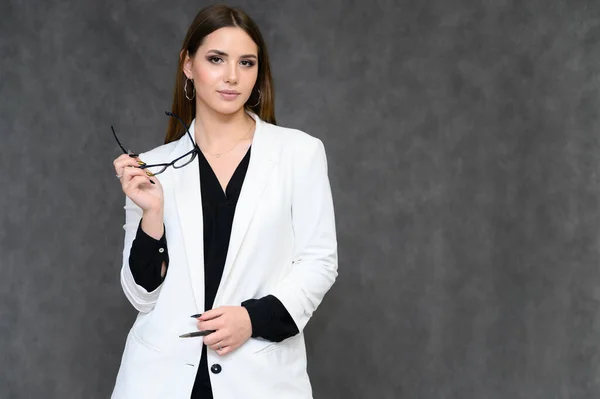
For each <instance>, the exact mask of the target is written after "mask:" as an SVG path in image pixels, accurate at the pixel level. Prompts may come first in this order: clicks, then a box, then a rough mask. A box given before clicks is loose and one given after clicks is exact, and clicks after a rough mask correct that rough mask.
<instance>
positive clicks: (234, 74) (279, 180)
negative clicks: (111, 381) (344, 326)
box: [112, 6, 337, 399]
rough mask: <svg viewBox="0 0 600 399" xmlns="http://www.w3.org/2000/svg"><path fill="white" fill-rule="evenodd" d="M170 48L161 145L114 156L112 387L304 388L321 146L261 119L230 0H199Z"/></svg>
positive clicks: (192, 393)
mask: <svg viewBox="0 0 600 399" xmlns="http://www.w3.org/2000/svg"><path fill="white" fill-rule="evenodd" d="M179 55H180V59H179V65H178V68H177V76H176V83H175V94H174V98H173V106H172V114H171V116H172V117H171V118H170V122H169V126H168V131H167V135H166V140H165V145H163V146H160V147H158V148H155V149H153V150H151V151H149V152H147V153H144V154H140V155H135V154H123V155H122V156H120V157H118V158H117V159H116V160H115V161H114V167H115V172H116V175H117V177H118V178H119V179H120V181H121V185H122V189H123V192H124V193H125V194H126V205H125V210H126V221H125V225H124V229H125V245H124V250H123V266H122V269H121V284H122V287H123V291H124V293H125V295H126V296H127V298H128V299H129V301H130V302H131V304H132V305H133V306H134V307H135V308H136V309H137V310H138V311H139V314H138V316H137V318H136V320H135V323H134V325H133V327H132V328H131V331H130V333H129V335H128V337H127V342H126V345H125V350H124V353H123V358H122V361H121V366H120V369H119V373H118V376H117V379H116V384H115V388H114V391H113V394H112V397H113V398H116V399H121V398H128V399H129V398H146V399H149V398H168V399H179V398H181V399H183V398H186V399H187V398H190V397H191V398H202V399H205V398H211V397H214V398H217V399H229V398H231V399H234V398H235V399H240V398H260V399H265V398H285V399H294V398H303V399H304V398H311V397H312V390H311V385H310V382H309V378H308V375H307V372H306V351H305V344H304V335H303V330H304V328H305V326H306V324H307V322H308V320H309V319H310V317H311V316H312V314H313V312H314V311H315V310H316V308H317V306H318V305H319V304H320V303H321V301H322V299H323V297H324V295H325V294H326V292H327V291H328V290H329V289H330V288H331V286H332V284H333V283H334V281H335V279H336V277H337V242H336V232H335V222H334V209H333V204H332V197H331V191H330V186H329V180H328V177H327V161H326V156H325V151H324V148H323V145H322V143H321V141H320V140H318V139H316V138H314V137H311V136H309V135H308V134H306V133H304V132H301V131H298V130H294V129H288V128H283V127H279V126H276V125H275V116H274V100H273V85H272V78H271V72H270V67H269V59H268V56H267V50H266V47H265V43H264V40H263V38H262V36H261V34H260V32H259V29H258V27H257V26H256V24H255V23H254V22H253V21H252V20H251V19H250V18H249V17H248V16H247V15H246V14H244V13H243V12H242V11H240V10H237V9H233V8H229V7H226V6H212V7H208V8H205V9H203V10H201V11H200V12H199V14H198V15H197V16H196V18H195V19H194V21H193V23H192V24H191V26H190V27H189V29H188V33H187V35H186V37H185V40H184V42H183V46H182V49H181V52H180V54H179ZM115 137H116V136H115ZM173 160H175V162H172V161H173ZM157 165H158V166H157ZM190 316H191V317H190ZM194 331H196V332H198V331H204V332H205V334H208V335H205V336H199V337H198V336H196V337H189V336H186V334H187V333H191V332H194Z"/></svg>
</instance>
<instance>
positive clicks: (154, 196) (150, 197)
mask: <svg viewBox="0 0 600 399" xmlns="http://www.w3.org/2000/svg"><path fill="white" fill-rule="evenodd" d="M138 162H142V161H141V160H140V159H139V158H132V157H130V156H129V155H128V154H123V155H121V156H119V157H118V158H117V159H115V160H114V161H113V165H114V167H115V173H116V175H117V176H120V178H119V180H120V181H121V188H122V189H123V192H124V193H125V195H127V197H129V198H130V199H131V200H132V201H133V202H134V203H135V204H136V205H137V206H139V207H140V208H142V210H143V211H144V212H162V211H163V204H164V195H163V188H162V185H161V184H160V181H159V180H158V178H156V177H150V176H148V175H147V174H146V170H144V169H140V168H139V166H140V164H139V163H138ZM153 183H154V184H153Z"/></svg>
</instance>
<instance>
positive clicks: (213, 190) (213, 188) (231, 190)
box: [199, 145, 252, 201]
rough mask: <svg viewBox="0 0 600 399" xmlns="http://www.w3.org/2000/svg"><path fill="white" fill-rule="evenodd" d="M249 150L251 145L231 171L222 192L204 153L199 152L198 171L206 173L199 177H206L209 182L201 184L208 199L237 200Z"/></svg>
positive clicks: (248, 160)
mask: <svg viewBox="0 0 600 399" xmlns="http://www.w3.org/2000/svg"><path fill="white" fill-rule="evenodd" d="M251 149H252V145H250V146H249V147H248V150H247V151H246V154H245V155H244V157H243V158H242V160H241V161H240V162H239V163H238V165H237V166H236V168H235V170H234V171H233V174H232V175H231V177H230V178H229V181H228V182H227V185H226V186H225V189H224V190H223V186H221V182H220V181H219V178H218V177H217V174H216V173H215V171H214V169H213V168H212V166H211V165H210V162H208V159H206V156H205V155H204V153H202V151H199V158H200V171H201V172H202V171H203V170H204V171H205V172H206V173H201V175H204V176H205V177H208V180H209V181H206V182H204V183H205V184H202V186H203V188H206V189H207V190H209V192H210V197H212V198H213V199H214V200H217V199H218V198H220V199H221V200H222V201H227V200H228V199H229V200H230V199H232V198H233V197H236V198H237V197H238V196H239V194H240V191H241V188H242V183H243V181H244V177H245V175H246V171H247V169H248V164H249V162H250V152H251ZM207 175H208V176H207Z"/></svg>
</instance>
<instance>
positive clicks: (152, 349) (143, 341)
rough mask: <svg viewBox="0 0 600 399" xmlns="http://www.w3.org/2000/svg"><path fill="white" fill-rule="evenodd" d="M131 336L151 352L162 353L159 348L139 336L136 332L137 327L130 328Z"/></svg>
mask: <svg viewBox="0 0 600 399" xmlns="http://www.w3.org/2000/svg"><path fill="white" fill-rule="evenodd" d="M132 336H133V339H134V340H135V341H136V342H137V343H138V344H140V345H142V346H144V347H146V348H147V349H149V350H151V351H152V352H154V353H157V354H161V353H162V351H161V350H160V349H158V348H156V347H155V346H153V345H150V344H149V343H148V342H146V341H145V340H144V339H142V337H140V336H139V334H138V332H137V328H135V327H134V328H133V330H132Z"/></svg>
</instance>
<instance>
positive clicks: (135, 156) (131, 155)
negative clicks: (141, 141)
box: [129, 154, 140, 158]
mask: <svg viewBox="0 0 600 399" xmlns="http://www.w3.org/2000/svg"><path fill="white" fill-rule="evenodd" d="M129 156H130V157H131V158H137V157H139V156H140V154H129Z"/></svg>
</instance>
